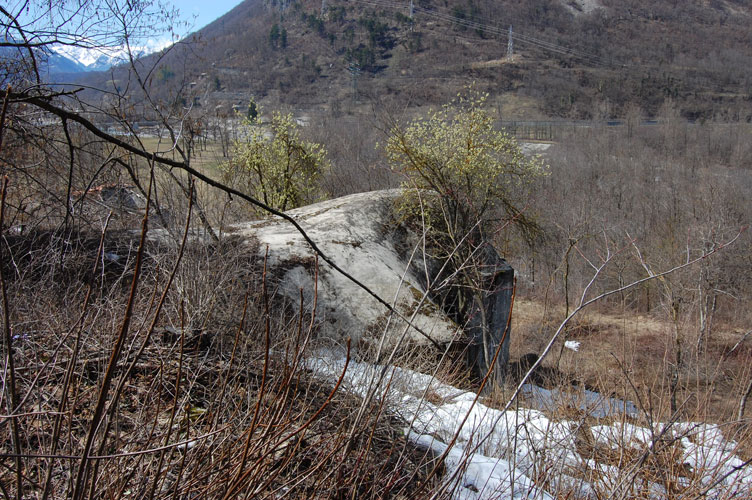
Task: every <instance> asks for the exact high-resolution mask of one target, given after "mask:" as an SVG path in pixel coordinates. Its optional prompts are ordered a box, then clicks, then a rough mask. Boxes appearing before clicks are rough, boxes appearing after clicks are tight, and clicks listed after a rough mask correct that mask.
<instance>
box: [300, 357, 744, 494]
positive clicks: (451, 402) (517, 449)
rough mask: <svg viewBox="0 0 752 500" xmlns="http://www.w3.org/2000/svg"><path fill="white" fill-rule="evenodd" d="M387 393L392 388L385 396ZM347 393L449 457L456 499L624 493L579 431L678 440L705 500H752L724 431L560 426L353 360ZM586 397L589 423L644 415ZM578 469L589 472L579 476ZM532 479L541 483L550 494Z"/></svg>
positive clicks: (622, 441) (598, 436)
mask: <svg viewBox="0 0 752 500" xmlns="http://www.w3.org/2000/svg"><path fill="white" fill-rule="evenodd" d="M344 366H345V361H344V360H343V359H335V358H332V357H330V356H329V355H324V356H321V357H318V358H314V359H309V360H308V361H307V367H308V368H309V369H311V370H312V371H313V372H314V373H316V374H318V376H321V377H324V378H326V379H329V380H336V379H338V378H339V376H340V375H341V374H342V371H343V369H344ZM387 386H388V387H389V389H388V390H386V389H383V388H384V387H387ZM343 387H344V388H345V389H346V390H349V391H351V392H352V393H354V394H356V395H358V396H361V397H365V396H366V395H367V394H368V392H369V390H373V391H374V394H376V397H377V398H380V399H383V400H384V401H385V403H386V405H387V407H388V408H390V410H391V411H392V412H394V413H396V414H397V415H398V416H400V417H401V418H402V419H403V420H404V421H405V422H407V423H408V425H409V428H408V429H407V430H406V431H405V433H406V436H407V437H408V439H409V440H410V441H412V442H413V443H414V444H415V445H416V446H418V447H419V448H422V449H427V450H429V449H430V450H431V451H432V452H433V453H434V454H435V455H436V456H439V455H443V456H444V457H445V466H446V474H445V477H444V480H445V481H446V483H445V487H446V488H447V491H450V492H451V495H452V498H454V499H462V500H464V499H468V500H469V499H472V500H481V499H491V498H510V499H515V500H523V499H531V500H532V499H541V500H549V499H551V500H552V499H553V498H556V497H557V496H559V495H560V494H561V495H564V496H568V497H571V495H572V494H574V495H575V496H574V497H575V498H597V497H600V496H604V493H605V496H609V492H614V491H617V490H618V489H620V488H623V487H624V486H625V485H624V483H623V479H624V477H625V472H624V471H622V470H620V469H619V468H618V467H614V466H611V465H608V464H603V463H599V462H597V461H595V460H593V459H592V458H591V457H590V456H580V455H579V453H578V452H577V446H576V444H575V437H576V435H578V433H581V432H587V433H590V434H591V435H592V437H593V441H594V443H595V444H596V445H598V446H605V447H607V448H610V449H619V448H620V447H624V446H629V447H631V448H634V449H636V450H638V451H642V450H647V449H649V448H650V447H651V446H652V443H653V440H654V439H656V438H657V437H658V436H661V435H663V436H664V437H667V438H669V439H674V440H678V441H680V443H681V445H682V448H683V450H684V454H683V456H682V457H681V460H682V461H683V462H682V463H684V464H686V465H687V466H689V467H691V468H692V470H693V471H695V472H696V473H698V474H699V479H697V478H696V479H694V480H696V481H700V482H701V486H703V485H704V487H706V488H708V494H707V496H706V498H718V499H720V498H752V467H749V466H745V464H744V462H742V460H741V459H740V458H739V457H738V456H736V455H735V454H734V451H735V449H736V443H734V442H733V441H729V440H727V439H725V438H724V436H723V434H722V432H721V430H720V429H719V428H718V426H714V425H710V424H698V423H691V422H690V423H675V424H673V425H669V424H656V426H655V429H654V431H652V432H651V430H650V429H649V428H645V427H640V426H639V425H635V424H632V423H629V422H619V421H617V422H614V423H613V424H610V425H605V424H604V425H593V426H590V427H588V426H586V425H585V423H584V421H559V422H555V421H553V420H551V419H549V418H548V417H547V416H546V415H545V414H544V413H543V412H541V411H539V410H534V409H524V408H521V409H518V410H516V411H511V410H510V411H501V410H497V409H495V408H491V407H488V406H486V405H484V404H483V403H482V401H481V400H480V399H479V398H477V397H476V395H475V394H474V393H472V392H467V391H463V390H461V389H457V388H455V387H452V386H450V385H447V384H443V383H440V382H439V381H437V380H436V379H435V378H434V377H432V376H430V375H426V374H422V373H418V372H415V371H412V370H408V369H404V368H399V367H393V366H375V365H371V364H368V363H359V362H354V361H351V362H350V363H349V366H348V369H347V372H346V373H345V375H344V378H343ZM526 390H527V393H528V395H531V394H532V395H533V397H534V398H535V397H537V398H540V399H541V400H543V402H546V403H550V404H554V403H555V402H557V401H558V403H559V404H561V402H562V401H561V398H562V397H564V396H566V397H568V398H570V399H571V394H567V395H564V394H561V393H558V394H557V393H556V391H547V390H545V389H541V388H535V387H532V386H529V387H528V388H527V389H526ZM582 394H583V397H584V400H585V401H587V400H588V398H590V399H591V400H592V401H590V403H589V404H588V405H585V406H583V407H582V408H583V409H584V410H588V411H592V412H593V416H608V415H613V414H615V413H618V412H623V411H624V410H625V409H626V411H627V413H628V414H630V415H631V416H634V417H636V416H638V415H639V412H638V411H637V408H635V407H634V405H633V404H632V403H631V402H629V401H628V402H627V403H626V404H625V403H624V402H622V401H619V400H616V399H613V398H603V397H601V396H600V395H596V393H593V392H591V391H584V392H582ZM429 396H430V397H429ZM429 399H430V401H429ZM449 443H454V444H453V445H452V446H450V445H449ZM573 471H574V472H573ZM576 471H580V474H577V472H576ZM582 471H588V472H587V474H585V475H584V476H583V475H582ZM532 478H536V479H538V478H543V479H544V480H545V481H546V488H545V489H543V488H542V487H541V486H540V485H538V484H536V483H535V481H533V479H532ZM587 478H589V480H588V479H587ZM682 480H684V479H682ZM686 481H689V480H688V479H687V480H686ZM716 483H717V484H716ZM646 486H647V488H648V490H649V491H650V492H651V493H650V495H649V496H650V498H662V497H665V494H666V491H665V489H664V488H663V486H661V485H659V484H657V483H649V484H647V485H646Z"/></svg>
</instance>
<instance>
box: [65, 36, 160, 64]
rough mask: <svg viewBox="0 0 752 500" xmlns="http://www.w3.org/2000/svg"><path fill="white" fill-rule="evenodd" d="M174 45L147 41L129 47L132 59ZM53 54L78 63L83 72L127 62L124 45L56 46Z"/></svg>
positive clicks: (126, 51)
mask: <svg viewBox="0 0 752 500" xmlns="http://www.w3.org/2000/svg"><path fill="white" fill-rule="evenodd" d="M173 43H175V41H173V40H169V39H166V40H165V39H161V40H154V39H148V40H146V42H145V43H144V45H138V46H133V45H132V46H131V53H132V54H133V57H143V56H146V55H149V54H151V53H153V52H158V51H160V50H162V49H165V48H167V47H169V46H170V45H172V44H173ZM52 50H53V51H54V52H55V53H57V54H59V55H61V56H63V57H66V58H68V59H71V60H73V61H76V62H78V63H79V64H81V65H82V66H84V67H85V71H103V70H106V69H109V68H111V67H112V66H116V65H118V64H122V63H124V62H127V61H128V50H127V48H126V47H125V45H121V46H120V47H95V48H84V47H71V46H65V45H63V46H56V47H53V49H52Z"/></svg>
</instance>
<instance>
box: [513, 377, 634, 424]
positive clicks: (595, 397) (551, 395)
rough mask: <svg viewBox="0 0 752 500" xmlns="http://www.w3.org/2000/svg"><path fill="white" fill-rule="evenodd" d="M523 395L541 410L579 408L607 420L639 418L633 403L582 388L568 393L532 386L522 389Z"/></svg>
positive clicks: (571, 389) (573, 389) (528, 385)
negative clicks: (615, 416)
mask: <svg viewBox="0 0 752 500" xmlns="http://www.w3.org/2000/svg"><path fill="white" fill-rule="evenodd" d="M522 394H523V395H524V396H525V397H527V398H528V401H530V403H531V404H532V405H533V406H534V407H536V408H540V409H541V410H545V411H555V410H556V409H557V408H562V407H570V408H577V409H579V410H581V411H583V412H585V413H587V414H588V415H590V416H592V417H595V418H605V417H609V416H611V415H619V414H622V413H625V412H626V414H627V416H629V417H633V418H635V417H638V416H639V413H640V412H639V410H638V409H637V407H636V406H635V404H634V403H633V402H631V401H626V402H625V401H622V400H620V399H617V398H607V397H605V396H603V395H602V394H600V393H597V392H594V391H590V390H587V389H585V388H581V387H571V388H570V389H569V390H567V391H561V390H559V389H551V390H549V389H544V388H542V387H538V386H536V385H532V384H525V385H524V386H523V387H522Z"/></svg>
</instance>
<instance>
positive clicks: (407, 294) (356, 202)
mask: <svg viewBox="0 0 752 500" xmlns="http://www.w3.org/2000/svg"><path fill="white" fill-rule="evenodd" d="M400 193H401V191H400V190H386V191H375V192H369V193H359V194H354V195H350V196H345V197H342V198H338V199H334V200H329V201H324V202H321V203H316V204H314V205H309V206H306V207H302V208H298V209H295V210H290V211H289V212H287V214H288V215H290V216H291V217H293V218H294V219H295V220H296V221H297V222H298V223H299V224H300V225H301V227H303V229H304V230H305V231H306V233H307V234H308V235H309V236H310V238H311V239H312V240H313V241H314V242H316V244H317V245H318V246H319V248H320V249H321V250H322V252H323V253H324V254H326V255H327V256H328V257H329V258H330V259H331V260H332V261H334V262H335V263H336V264H337V265H338V266H340V267H341V268H343V269H345V270H346V271H347V272H349V273H350V274H351V275H352V276H353V277H354V278H356V279H357V280H359V281H360V282H361V283H363V284H364V285H366V286H367V287H368V288H370V289H371V290H372V291H373V292H375V293H376V294H378V295H379V296H380V297H381V298H383V299H384V300H386V301H387V302H389V303H391V304H392V305H393V307H394V309H395V310H397V311H399V313H400V314H401V315H402V316H403V317H404V318H410V322H409V324H408V323H407V322H405V321H404V319H401V318H399V317H397V316H396V315H394V314H393V313H390V311H389V309H388V308H386V307H385V306H384V305H383V304H381V303H379V302H378V301H377V300H376V299H375V298H373V297H372V296H371V295H369V294H368V293H367V292H366V291H365V290H363V289H362V288H360V287H359V286H357V285H356V284H354V283H353V282H352V281H351V280H349V279H347V278H346V277H345V276H343V275H342V274H340V273H339V272H337V271H336V270H334V269H332V268H331V266H329V265H327V264H326V263H324V262H321V261H320V262H319V264H318V273H317V272H316V267H317V266H316V265H315V254H314V252H313V251H312V249H311V248H310V246H309V245H308V243H306V242H305V240H304V239H303V237H302V236H301V235H300V233H299V232H298V231H297V230H296V229H295V228H294V227H293V226H292V225H291V224H290V223H289V222H287V221H284V220H282V219H281V218H270V219H265V220H259V221H253V222H247V223H243V224H238V225H235V226H233V227H232V228H231V231H230V232H231V233H233V234H234V235H236V236H240V237H241V238H244V239H247V240H248V241H254V243H255V242H257V243H258V244H259V245H258V251H259V256H260V257H263V256H264V255H266V254H267V249H268V257H267V267H268V269H269V273H270V274H271V275H272V276H274V277H275V279H276V281H277V283H278V291H281V293H282V294H284V295H285V296H286V297H288V298H289V299H290V300H291V301H293V302H294V303H296V302H298V301H299V300H300V293H301V292H300V291H301V290H302V291H303V295H304V304H305V307H306V308H307V310H308V312H310V311H311V310H312V308H313V304H314V290H317V297H316V301H315V302H316V320H317V323H318V331H319V335H320V336H325V337H328V338H331V339H333V340H335V341H342V340H343V339H345V338H348V337H349V338H352V339H353V342H354V343H359V342H367V343H371V344H373V343H378V342H379V341H380V339H381V336H382V335H383V336H384V341H385V344H386V345H388V346H394V345H396V344H397V343H400V342H403V341H407V342H411V343H417V344H428V343H431V342H432V341H433V342H434V343H438V344H441V345H446V344H448V343H450V342H452V341H455V340H463V339H464V340H465V342H468V341H469V342H468V343H469V346H470V347H469V349H468V352H469V353H470V356H471V357H475V358H478V361H479V362H480V361H482V360H484V359H486V358H487V356H486V355H484V352H487V351H488V349H491V350H492V352H491V355H493V350H495V349H496V346H497V345H498V339H501V338H502V335H503V330H504V328H505V327H506V326H507V317H508V313H509V300H510V298H511V289H510V287H509V285H510V279H511V276H512V273H513V271H512V270H511V268H510V267H509V266H508V265H507V264H506V262H504V261H503V259H500V258H499V257H498V255H496V252H495V251H493V249H492V248H491V247H490V246H489V247H488V248H487V250H486V253H487V254H488V255H487V257H485V258H484V260H485V261H487V262H488V264H489V265H488V266H486V268H484V271H483V272H484V275H485V274H487V275H488V276H487V279H488V284H487V286H486V287H484V290H486V291H485V292H484V294H483V298H482V299H479V305H478V308H476V309H475V310H474V312H473V318H467V319H466V320H463V321H466V325H465V331H463V329H462V328H461V327H460V326H458V323H457V322H456V321H455V320H454V319H452V318H450V317H449V316H448V315H447V314H446V313H445V312H444V311H442V310H441V307H440V306H439V305H437V304H436V303H435V302H434V301H433V300H432V299H431V297H430V294H429V296H427V297H424V295H426V289H425V287H426V285H425V284H426V283H428V282H431V281H432V280H433V278H434V277H433V276H425V273H426V272H428V273H430V272H432V271H431V270H432V269H435V268H436V265H435V263H432V264H433V265H424V264H425V262H424V261H423V256H422V253H421V246H420V244H419V242H420V241H421V238H420V236H419V235H417V234H411V231H410V230H409V229H407V228H405V227H404V226H401V225H399V224H398V223H397V222H395V218H394V215H393V213H394V201H395V199H396V198H397V197H398V196H399V195H400ZM450 274H451V273H450ZM316 275H317V276H318V278H316ZM316 279H317V282H316V283H314V280H316ZM505 294H506V295H505ZM476 313H477V314H476ZM455 319H456V318H455ZM426 336H428V337H430V340H429V339H427V338H426ZM489 338H496V339H497V341H496V343H495V344H494V342H493V340H491V341H490V342H489V341H488V340H489ZM508 342H509V336H508V335H507V336H506V340H505V343H506V344H507V346H508ZM484 346H485V347H484ZM507 352H508V347H507V348H506V349H502V352H501V355H500V358H499V361H500V363H499V366H500V367H503V366H504V365H505V364H506V357H507ZM486 366H487V365H484V364H482V363H480V364H479V369H480V370H481V371H482V370H484V369H485V367H486Z"/></svg>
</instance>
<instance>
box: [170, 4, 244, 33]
mask: <svg viewBox="0 0 752 500" xmlns="http://www.w3.org/2000/svg"><path fill="white" fill-rule="evenodd" d="M242 1H243V0H172V3H173V4H174V5H175V7H177V8H178V9H180V17H181V18H182V19H183V20H184V21H188V22H192V23H193V27H192V28H191V31H196V30H198V29H201V28H203V27H204V26H206V25H207V24H209V23H210V22H212V21H214V20H215V19H217V18H219V17H222V16H223V15H224V14H226V13H227V12H229V11H230V10H231V9H232V8H233V7H235V6H236V5H238V4H239V3H240V2H242ZM194 15H195V16H196V19H195V21H194V20H193V16H194Z"/></svg>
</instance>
